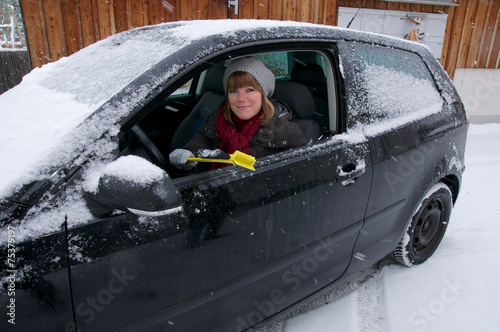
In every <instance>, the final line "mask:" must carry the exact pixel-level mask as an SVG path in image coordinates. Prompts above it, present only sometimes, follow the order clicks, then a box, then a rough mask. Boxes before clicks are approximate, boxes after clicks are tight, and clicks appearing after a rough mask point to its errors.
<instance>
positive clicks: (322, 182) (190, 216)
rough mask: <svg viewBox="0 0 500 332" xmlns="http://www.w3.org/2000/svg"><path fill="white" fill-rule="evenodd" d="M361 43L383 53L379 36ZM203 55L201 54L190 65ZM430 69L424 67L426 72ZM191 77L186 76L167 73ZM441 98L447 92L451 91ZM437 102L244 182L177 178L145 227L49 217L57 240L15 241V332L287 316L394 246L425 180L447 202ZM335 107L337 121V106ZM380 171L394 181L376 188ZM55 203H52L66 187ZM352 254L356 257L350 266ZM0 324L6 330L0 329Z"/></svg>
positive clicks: (242, 177) (217, 324) (270, 166)
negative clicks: (397, 123)
mask: <svg viewBox="0 0 500 332" xmlns="http://www.w3.org/2000/svg"><path fill="white" fill-rule="evenodd" d="M337 33H338V36H336V38H334V40H333V41H328V43H325V45H324V47H326V48H328V47H329V48H330V49H332V48H333V46H332V44H331V43H332V42H335V41H336V40H341V39H342V34H341V33H340V32H337ZM299 36H300V33H299ZM260 38H261V40H260V41H257V42H255V41H249V42H247V43H245V42H242V43H241V45H237V44H234V43H233V42H229V41H227V40H222V41H221V40H217V41H218V42H220V45H224V46H225V48H226V49H225V52H229V51H231V50H233V51H234V50H236V49H238V48H240V47H241V48H243V47H245V48H246V47H247V46H252V47H255V48H254V49H253V52H259V51H260V50H262V45H265V44H267V43H269V44H271V43H273V42H277V43H278V44H279V42H280V41H279V40H278V41H273V33H272V32H271V33H269V32H265V31H263V32H261V34H260V35H259V34H257V35H256V36H255V39H257V40H259V39H260ZM322 38H324V39H328V38H326V37H322ZM216 39H218V37H217V38H216ZM345 39H348V38H345ZM287 42H289V41H287ZM370 42H380V43H381V44H385V45H387V44H389V46H394V45H391V41H390V40H389V41H387V40H385V39H383V38H381V39H380V40H378V39H377V38H375V41H373V40H370ZM203 43H207V44H212V43H214V41H212V40H205V41H203V42H200V43H193V45H191V46H190V47H189V48H190V49H186V50H181V51H180V53H179V54H176V55H175V56H173V57H172V58H177V60H175V61H179V62H180V61H181V59H182V58H183V57H184V58H185V57H187V58H192V54H197V53H195V51H196V49H197V48H199V47H200V46H201V45H203ZM301 43H302V45H307V42H306V41H305V40H302V41H301ZM328 45H329V46H328ZM316 47H317V45H316V46H315V48H316ZM222 49H224V47H222V48H221V50H222ZM264 49H265V48H264ZM221 50H215V51H214V52H215V53H217V52H222V51H221ZM424 54H426V53H424ZM426 56H428V55H424V56H423V57H424V58H425V57H426ZM211 59H213V55H209V56H208V57H207V58H206V59H205V60H203V59H198V60H200V61H206V62H209V61H212V60H211ZM168 61H172V60H168ZM168 61H166V62H164V63H160V64H159V65H158V66H156V67H155V68H154V69H153V70H151V71H150V72H149V73H146V74H145V75H144V76H142V77H140V78H139V79H137V80H136V81H135V82H133V83H132V84H131V86H130V88H128V89H125V90H124V91H122V92H121V93H120V94H118V95H117V97H116V98H115V99H113V100H111V101H110V102H109V105H112V104H113V103H118V101H119V100H120V98H124V97H125V96H126V95H127V94H128V93H130V91H131V89H132V88H133V87H134V85H142V84H149V83H146V82H148V81H149V80H150V77H151V75H152V74H153V73H154V72H155V71H160V70H163V68H165V67H167V66H168V65H170V64H171V63H170V62H168ZM433 61H434V60H432V61H431V60H426V63H427V64H428V65H429V66H433V65H434V66H435V64H434V62H433ZM344 65H348V63H344ZM190 70H192V68H191V67H185V70H184V71H182V72H180V73H179V75H178V76H177V78H182V77H186V75H187V73H188V71H190ZM194 71H195V72H199V71H200V69H195V70H194ZM193 75H194V74H193ZM338 79H339V80H341V78H340V77H339V78H338ZM141 82H142V83H141ZM341 86H342V85H341ZM442 88H443V89H450V88H449V87H447V86H444V87H442ZM162 89H164V87H160V86H157V87H156V88H155V89H153V90H154V91H160V90H162ZM167 90H168V91H171V90H172V88H167ZM338 92H339V95H341V96H345V92H344V91H342V90H340V91H338ZM448 92H449V91H448ZM451 93H452V94H453V95H456V92H454V90H453V89H452V88H451ZM156 94H157V92H152V94H151V96H150V97H148V99H146V100H143V101H141V104H140V105H138V106H137V108H136V110H137V111H135V112H131V113H130V115H129V116H128V117H127V118H126V119H125V120H124V121H125V122H126V125H125V126H124V128H126V127H127V126H128V124H130V123H136V122H137V121H138V119H139V118H142V117H143V114H142V113H141V111H139V110H140V109H143V106H144V105H145V104H147V103H148V102H149V101H150V100H151V99H153V98H155V96H156ZM456 98H457V100H458V96H457V97H456ZM447 107H449V109H448V110H447V111H445V112H442V113H440V114H438V115H435V116H430V117H428V118H425V119H423V120H421V121H419V122H417V123H413V124H409V125H407V126H404V127H403V128H399V129H398V131H396V132H389V133H386V134H383V135H380V136H378V137H373V138H370V139H369V141H368V142H361V143H359V144H353V143H350V142H348V141H342V140H340V141H335V138H330V141H328V142H326V143H323V142H320V143H319V144H318V145H316V146H313V147H309V148H304V150H303V154H294V153H292V152H282V153H281V155H278V156H273V157H272V158H267V159H264V160H262V161H259V163H258V164H257V165H256V166H258V167H257V171H256V172H255V173H250V172H249V171H246V170H230V169H225V170H222V171H220V172H217V173H215V174H213V173H210V174H207V173H206V174H198V175H194V176H190V177H185V178H179V179H175V180H174V184H175V186H176V188H177V189H178V191H179V193H180V195H181V197H182V199H183V201H184V205H183V210H182V212H177V213H173V214H171V215H168V216H166V217H156V218H149V219H145V218H144V217H137V216H135V215H133V214H132V213H129V212H124V213H122V214H119V215H115V216H108V217H106V218H102V219H99V218H97V219H95V220H93V221H91V222H89V223H88V224H86V225H83V226H79V227H76V228H72V229H67V228H66V221H65V220H61V221H60V223H61V232H58V233H55V234H51V235H47V236H44V237H43V238H41V239H34V240H30V241H27V242H25V243H19V244H16V249H17V251H16V258H17V267H23V266H24V267H25V268H26V267H28V266H29V267H30V270H27V269H26V271H23V273H24V278H23V279H22V281H19V282H17V283H16V295H15V300H16V328H19V329H23V330H26V331H29V330H37V331H40V330H68V331H71V330H76V328H77V327H78V330H81V331H86V330H89V331H90V330H91V331H101V330H102V331H105V330H106V331H107V330H114V329H122V330H141V329H151V330H157V329H168V330H169V331H170V330H171V331H186V330H200V326H201V327H202V329H203V330H207V331H209V330H219V331H220V330H229V331H232V330H235V329H236V330H240V329H244V328H247V327H250V326H251V325H253V324H258V323H261V320H263V319H266V318H269V317H273V315H275V314H278V315H279V314H280V313H281V314H284V313H286V312H287V310H289V309H291V308H292V307H293V306H294V305H297V303H299V302H300V301H301V300H303V299H304V298H307V297H308V296H310V294H311V293H314V292H317V291H321V290H322V289H323V288H325V287H328V286H329V285H331V283H332V282H334V281H336V280H340V278H342V277H345V276H347V275H350V274H352V273H355V272H356V271H359V270H360V269H362V268H364V267H366V266H369V265H371V264H373V263H374V262H376V261H377V260H379V259H381V258H382V257H384V256H385V255H386V254H388V253H390V252H391V251H392V250H394V248H395V247H396V245H397V244H398V241H399V239H400V237H401V235H402V234H403V232H404V230H405V227H406V223H407V222H408V221H409V218H410V217H411V215H412V213H413V211H414V209H415V205H416V204H417V203H418V201H419V199H420V198H421V195H422V194H423V193H424V192H425V190H426V189H427V188H428V187H429V186H431V185H432V184H433V183H435V182H437V181H439V180H443V179H445V181H448V182H449V183H457V185H454V188H455V189H456V190H455V192H454V196H455V198H456V195H457V194H458V192H457V190H458V186H459V185H458V183H459V182H460V180H461V177H460V171H457V172H450V170H449V168H448V167H447V164H446V160H447V159H449V158H451V157H452V156H451V155H450V151H449V149H446V146H448V143H449V142H456V143H457V147H458V148H459V149H461V151H458V155H459V156H462V158H463V148H464V145H465V136H466V119H465V114H464V112H463V109H462V108H461V107H462V106H461V104H460V102H458V104H450V105H447ZM102 109H103V110H104V109H105V107H103V108H102ZM339 112H343V113H342V115H341V116H340V117H339V118H340V119H345V123H346V124H347V126H349V121H350V120H349V119H348V116H347V115H346V114H345V108H342V109H341V110H340V111H339ZM443 114H445V117H442V116H443ZM131 119H134V121H131ZM450 123H451V124H452V125H450ZM351 124H352V123H351ZM440 128H443V129H440ZM415 149H421V151H423V153H425V159H426V161H425V165H419V164H418V163H416V164H415V165H413V166H414V167H413V169H411V170H410V171H408V173H404V174H403V175H402V176H401V174H398V172H400V170H401V167H403V166H401V165H402V163H401V161H402V160H407V161H408V160H411V158H412V157H411V156H412V153H413V154H414V153H415V152H414V151H415ZM345 151H351V152H352V154H346V153H345ZM281 159H283V160H287V161H286V162H284V161H281ZM359 160H363V161H364V162H365V167H364V172H363V173H362V174H358V173H357V174H356V176H357V177H356V178H355V182H354V183H351V182H344V183H343V181H342V179H340V178H339V176H340V173H339V170H340V169H342V168H343V167H345V166H348V165H349V166H348V167H347V168H348V169H353V168H352V166H354V169H355V168H356V165H358V163H359ZM410 165H412V164H411V163H410ZM314 167H317V168H314ZM387 171H390V172H393V173H394V174H396V175H399V176H401V177H402V178H403V181H396V182H390V181H389V182H388V181H387V177H386V176H385V175H386V172H387ZM77 179H78V176H77V177H75V179H72V180H70V181H69V182H68V183H67V184H66V185H67V186H68V187H69V186H71V184H72V181H76V180H77ZM348 184H349V185H348ZM391 185H392V186H393V187H391ZM394 186H395V187H394ZM57 194H64V188H63V189H62V190H61V191H60V192H59V193H56V195H57ZM195 207H197V208H198V209H199V211H198V210H196V209H195ZM200 207H203V208H200ZM75 248H76V249H75ZM2 250H3V249H2ZM6 250H7V248H5V251H2V254H3V256H2V257H7V254H6V253H5V254H4V252H6ZM358 252H362V253H364V254H367V253H368V256H367V257H365V258H364V259H363V260H361V259H352V258H351V257H352V255H353V253H358ZM224 255H227V256H224ZM2 276H3V277H5V276H7V274H6V272H5V271H4V272H3V275H2ZM9 300H10V299H9V298H8V297H6V296H3V295H2V298H1V301H0V304H1V306H2V307H7V305H8V303H9V302H8V301H9ZM214 317H216V318H217V319H215V318H214ZM0 324H1V325H0V326H6V325H5V324H6V320H5V319H4V320H2V321H1V323H0ZM2 329H3V328H2Z"/></svg>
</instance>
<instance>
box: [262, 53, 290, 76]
mask: <svg viewBox="0 0 500 332" xmlns="http://www.w3.org/2000/svg"><path fill="white" fill-rule="evenodd" d="M256 57H258V58H260V59H261V60H262V62H264V63H265V65H266V67H267V68H269V69H270V70H271V71H272V72H273V74H274V76H276V78H282V77H287V76H288V73H289V72H288V56H287V52H271V53H264V54H259V55H256Z"/></svg>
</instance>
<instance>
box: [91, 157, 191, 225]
mask: <svg viewBox="0 0 500 332" xmlns="http://www.w3.org/2000/svg"><path fill="white" fill-rule="evenodd" d="M97 199H98V200H99V201H101V202H103V203H107V204H109V205H111V206H113V207H114V208H116V209H119V210H129V211H130V212H132V213H134V214H137V215H141V216H150V217H154V216H164V215H168V214H171V213H175V212H179V211H181V210H182V199H181V197H180V194H179V192H178V191H177V189H176V188H175V186H174V184H173V182H172V180H171V179H170V178H169V176H168V174H167V173H166V172H165V171H164V170H162V169H161V168H159V167H157V166H155V165H153V164H152V163H150V162H149V161H147V160H146V159H143V158H141V157H137V156H125V157H120V158H118V159H117V160H116V161H114V162H112V163H110V164H108V165H107V166H106V167H105V169H104V171H103V174H102V175H101V177H100V178H99V183H98V187H97Z"/></svg>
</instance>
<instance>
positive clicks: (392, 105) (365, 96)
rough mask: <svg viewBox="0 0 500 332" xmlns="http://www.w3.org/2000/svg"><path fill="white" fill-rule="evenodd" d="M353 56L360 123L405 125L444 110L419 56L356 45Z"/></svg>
mask: <svg viewBox="0 0 500 332" xmlns="http://www.w3.org/2000/svg"><path fill="white" fill-rule="evenodd" d="M354 54H355V58H356V61H357V67H358V73H357V75H358V78H357V81H358V84H357V87H356V88H357V89H358V91H357V96H356V98H357V99H358V103H357V104H358V107H359V108H358V109H357V110H356V111H357V112H360V114H359V115H360V116H359V117H358V120H359V121H360V122H361V123H364V124H374V123H380V122H381V121H385V120H391V121H394V120H396V119H400V120H401V121H399V122H398V123H399V124H402V123H403V122H405V121H411V120H414V119H416V118H421V117H424V116H426V115H428V114H430V113H434V112H439V111H440V110H441V106H442V103H443V100H442V98H441V96H440V94H439V91H438V90H437V88H436V85H435V83H434V80H433V78H432V76H431V75H430V73H429V70H428V69H427V67H426V65H425V64H424V62H423V61H422V59H421V58H420V56H419V55H417V54H414V53H411V52H407V51H403V50H398V49H392V48H387V47H380V46H373V45H365V44H355V45H354ZM359 102H361V103H359Z"/></svg>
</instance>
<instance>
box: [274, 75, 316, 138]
mask: <svg viewBox="0 0 500 332" xmlns="http://www.w3.org/2000/svg"><path fill="white" fill-rule="evenodd" d="M273 98H274V99H276V100H278V101H281V102H283V103H285V104H286V105H287V106H288V107H290V110H291V111H292V113H293V114H294V116H295V118H294V120H293V121H294V122H296V123H297V124H298V125H299V127H300V129H302V133H303V134H304V137H305V139H306V141H307V143H311V142H316V141H317V140H318V138H319V133H320V128H319V124H318V123H317V122H316V121H315V120H313V114H314V112H315V110H316V106H315V104H314V99H313V96H312V94H311V92H310V91H309V89H308V88H307V87H306V86H305V85H303V84H300V83H297V82H292V81H279V80H277V81H276V87H275V89H274V94H273Z"/></svg>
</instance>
